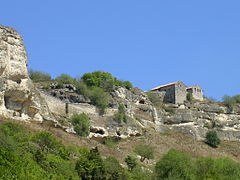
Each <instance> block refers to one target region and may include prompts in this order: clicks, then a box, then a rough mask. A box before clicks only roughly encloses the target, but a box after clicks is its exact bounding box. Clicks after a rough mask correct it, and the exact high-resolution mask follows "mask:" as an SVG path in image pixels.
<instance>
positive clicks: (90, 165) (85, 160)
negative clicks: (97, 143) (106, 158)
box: [75, 148, 106, 180]
mask: <svg viewBox="0 0 240 180" xmlns="http://www.w3.org/2000/svg"><path fill="white" fill-rule="evenodd" d="M75 169H76V171H77V173H78V176H79V177H80V178H81V179H85V180H95V179H96V180H104V179H106V176H105V166H104V163H103V160H102V158H101V156H100V154H99V152H98V149H97V148H94V149H91V150H90V152H87V153H86V154H83V155H82V156H80V157H79V160H78V161H77V162H76V166H75Z"/></svg>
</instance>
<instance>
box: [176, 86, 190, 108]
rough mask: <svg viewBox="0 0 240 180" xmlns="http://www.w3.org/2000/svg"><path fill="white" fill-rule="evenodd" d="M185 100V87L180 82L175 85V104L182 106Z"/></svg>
mask: <svg viewBox="0 0 240 180" xmlns="http://www.w3.org/2000/svg"><path fill="white" fill-rule="evenodd" d="M186 100H187V92H186V86H185V84H183V83H182V82H181V81H180V82H178V83H176V84H175V104H183V103H184V102H185V101H186Z"/></svg>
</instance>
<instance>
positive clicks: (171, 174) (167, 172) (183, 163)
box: [155, 150, 195, 180]
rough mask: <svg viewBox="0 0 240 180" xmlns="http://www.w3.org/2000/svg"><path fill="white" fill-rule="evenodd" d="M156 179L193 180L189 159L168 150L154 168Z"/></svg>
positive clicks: (180, 153) (192, 166) (191, 162)
mask: <svg viewBox="0 0 240 180" xmlns="http://www.w3.org/2000/svg"><path fill="white" fill-rule="evenodd" d="M155 173H156V178H157V179H159V180H164V179H166V180H168V179H172V180H174V179H176V180H182V179H184V180H194V179H195V169H194V163H193V161H192V159H191V157H190V156H189V155H188V154H186V153H183V152H181V151H177V150H170V151H169V152H168V153H167V154H166V155H164V156H163V157H162V158H161V159H160V160H159V161H158V162H157V164H156V166H155Z"/></svg>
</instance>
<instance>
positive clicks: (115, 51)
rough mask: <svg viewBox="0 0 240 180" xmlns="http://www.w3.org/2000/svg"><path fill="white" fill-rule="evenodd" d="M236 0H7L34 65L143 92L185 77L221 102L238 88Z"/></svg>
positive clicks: (8, 20)
mask: <svg viewBox="0 0 240 180" xmlns="http://www.w3.org/2000/svg"><path fill="white" fill-rule="evenodd" d="M239 9H240V1H239V0H231V1H226V0H224V1H223V0H201V1H193V0H188V1H187V0H144V1H143V0H119V1H116V0H84V1H83V0H69V1H65V0H41V1H33V0H21V1H20V0H15V1H14V0H5V1H2V2H1V10H0V20H1V21H0V24H3V25H7V26H11V27H13V28H15V29H17V30H18V32H19V33H21V35H22V36H23V37H24V42H25V45H26V48H27V51H28V55H29V67H30V68H32V69H35V70H40V71H44V72H48V73H50V74H51V75H52V76H53V77H56V76H57V75H60V74H61V73H67V74H70V75H72V76H73V77H75V76H81V75H82V74H84V73H86V72H92V71H95V70H102V71H107V72H111V73H112V74H113V75H114V76H116V77H117V78H119V79H122V80H129V81H131V82H132V83H133V84H134V86H137V87H139V88H141V89H143V90H148V89H151V88H153V87H155V86H158V85H161V84H165V83H170V82H173V81H178V80H182V81H183V82H185V84H186V85H189V86H190V85H193V84H199V85H200V86H202V87H203V88H204V90H205V94H206V95H207V96H210V97H214V98H216V99H218V100H220V99H221V97H222V96H223V95H225V94H228V95H235V94H238V93H240V80H239V69H240V11H239Z"/></svg>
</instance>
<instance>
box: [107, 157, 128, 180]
mask: <svg viewBox="0 0 240 180" xmlns="http://www.w3.org/2000/svg"><path fill="white" fill-rule="evenodd" d="M104 166H105V170H106V172H105V173H106V179H108V180H124V179H127V174H126V173H125V170H124V169H123V168H122V166H121V165H120V163H119V161H118V160H117V159H116V158H115V157H109V158H107V159H105V160H104Z"/></svg>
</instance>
